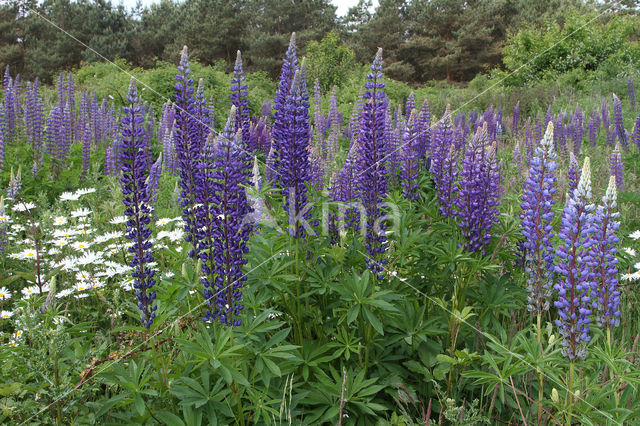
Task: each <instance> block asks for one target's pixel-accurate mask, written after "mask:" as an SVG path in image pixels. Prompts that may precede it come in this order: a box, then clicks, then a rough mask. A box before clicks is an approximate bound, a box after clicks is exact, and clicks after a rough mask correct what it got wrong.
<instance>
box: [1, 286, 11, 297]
mask: <svg viewBox="0 0 640 426" xmlns="http://www.w3.org/2000/svg"><path fill="white" fill-rule="evenodd" d="M0 299H2V300H9V299H11V292H10V291H9V289H8V288H6V287H0Z"/></svg>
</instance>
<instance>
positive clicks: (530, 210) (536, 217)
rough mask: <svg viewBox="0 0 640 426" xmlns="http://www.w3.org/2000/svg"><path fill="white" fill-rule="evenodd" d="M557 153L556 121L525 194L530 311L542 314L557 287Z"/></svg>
mask: <svg viewBox="0 0 640 426" xmlns="http://www.w3.org/2000/svg"><path fill="white" fill-rule="evenodd" d="M556 158H557V155H556V153H555V152H554V151H553V122H549V125H548V126H547V131H546V132H545V135H544V137H543V138H542V140H541V141H540V145H539V146H538V147H537V148H536V151H535V155H534V157H533V158H532V159H531V163H530V167H529V176H528V177H527V180H526V181H525V183H524V188H523V193H522V204H521V205H520V206H521V207H522V213H521V215H520V217H521V219H522V223H521V224H520V229H521V231H522V235H523V236H524V241H523V242H522V248H523V249H524V252H525V253H526V255H525V271H526V273H527V291H528V292H529V295H528V297H527V302H528V303H527V309H528V310H529V311H531V312H535V313H536V314H538V315H541V314H542V313H544V312H545V311H548V310H549V300H550V299H551V289H552V284H553V260H554V257H555V252H554V250H553V244H552V243H551V240H552V239H553V225H552V224H551V223H552V221H553V216H554V213H553V210H552V208H553V205H554V203H555V201H554V199H553V197H554V194H555V193H556V181H557V178H556V176H555V173H554V172H555V170H556V169H557V168H558V164H557V163H556V162H555V160H556Z"/></svg>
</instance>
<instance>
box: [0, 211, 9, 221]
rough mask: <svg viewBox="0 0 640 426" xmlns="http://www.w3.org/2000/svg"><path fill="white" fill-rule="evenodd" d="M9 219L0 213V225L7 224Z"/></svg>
mask: <svg viewBox="0 0 640 426" xmlns="http://www.w3.org/2000/svg"><path fill="white" fill-rule="evenodd" d="M9 222H11V218H10V217H9V216H7V215H6V214H4V213H0V223H9Z"/></svg>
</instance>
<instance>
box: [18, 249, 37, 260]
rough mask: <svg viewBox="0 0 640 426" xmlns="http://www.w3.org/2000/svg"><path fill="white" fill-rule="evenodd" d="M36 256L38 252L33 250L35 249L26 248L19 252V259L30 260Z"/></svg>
mask: <svg viewBox="0 0 640 426" xmlns="http://www.w3.org/2000/svg"><path fill="white" fill-rule="evenodd" d="M37 257H38V253H37V252H36V251H35V249H26V250H23V251H22V252H20V254H19V259H27V260H31V259H36V258H37Z"/></svg>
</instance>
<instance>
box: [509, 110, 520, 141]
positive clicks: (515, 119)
mask: <svg viewBox="0 0 640 426" xmlns="http://www.w3.org/2000/svg"><path fill="white" fill-rule="evenodd" d="M519 123H520V101H518V102H517V103H516V106H514V107H513V116H512V119H511V133H512V134H513V137H514V138H517V137H518V125H519Z"/></svg>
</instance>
